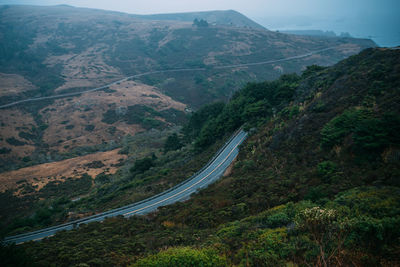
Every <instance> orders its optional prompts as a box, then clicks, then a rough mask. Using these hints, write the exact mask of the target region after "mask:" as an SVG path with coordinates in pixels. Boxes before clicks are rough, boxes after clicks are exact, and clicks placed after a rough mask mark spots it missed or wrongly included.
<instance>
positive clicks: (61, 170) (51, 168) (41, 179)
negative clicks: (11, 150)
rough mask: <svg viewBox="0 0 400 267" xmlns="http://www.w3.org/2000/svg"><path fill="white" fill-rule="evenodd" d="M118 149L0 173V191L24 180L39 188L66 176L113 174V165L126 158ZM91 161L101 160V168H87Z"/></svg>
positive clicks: (61, 179) (114, 167)
mask: <svg viewBox="0 0 400 267" xmlns="http://www.w3.org/2000/svg"><path fill="white" fill-rule="evenodd" d="M118 151H119V149H115V150H111V151H107V152H98V153H94V154H90V155H85V156H81V157H76V158H72V159H66V160H62V161H58V162H51V163H45V164H39V165H36V166H31V167H27V168H22V169H19V170H15V171H9V172H4V173H0V192H4V191H5V190H7V189H15V188H16V187H17V185H18V184H17V182H18V181H21V180H26V182H27V183H29V184H31V185H32V186H34V187H35V189H36V190H40V189H41V188H43V187H44V186H45V185H46V184H47V183H49V182H51V181H64V180H65V179H66V178H75V179H78V178H80V177H81V176H82V175H83V174H84V173H87V174H89V175H90V176H92V177H93V178H94V177H95V176H96V175H98V174H100V173H102V172H104V173H106V174H113V173H115V172H116V171H117V169H118V167H116V166H115V165H116V164H118V163H120V161H123V160H125V159H126V155H120V154H118ZM93 161H101V162H102V163H103V164H104V166H103V167H101V168H89V167H87V166H86V165H87V164H88V163H91V162H93Z"/></svg>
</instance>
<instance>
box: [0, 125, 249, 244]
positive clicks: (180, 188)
mask: <svg viewBox="0 0 400 267" xmlns="http://www.w3.org/2000/svg"><path fill="white" fill-rule="evenodd" d="M246 137H247V133H246V132H244V131H243V130H242V129H240V130H238V131H237V132H236V133H234V134H233V135H232V137H231V138H230V139H229V140H228V141H227V142H226V143H225V145H224V146H223V147H222V148H221V149H220V150H219V151H218V152H217V153H216V154H215V156H214V157H213V158H212V159H211V160H210V161H209V162H208V163H207V164H206V165H205V166H204V167H203V168H202V169H201V170H200V171H198V172H197V173H196V174H194V175H193V176H192V177H190V178H189V179H187V180H185V181H184V182H182V183H180V184H178V185H176V186H174V187H173V188H171V189H169V190H167V191H165V192H163V193H160V194H158V195H155V196H153V197H150V198H148V199H145V200H142V201H140V202H136V203H133V204H131V205H127V206H124V207H121V208H118V209H114V210H110V211H106V212H103V213H99V214H96V215H93V216H90V217H87V218H84V219H79V220H76V221H71V222H69V223H65V224H61V225H57V226H53V227H48V228H45V229H41V230H38V231H35V232H30V233H26V234H20V235H15V236H9V237H6V238H5V239H4V241H3V242H4V243H15V244H21V243H24V242H27V241H37V240H41V239H43V238H46V237H50V236H53V235H54V234H55V233H56V232H58V231H61V230H71V229H74V228H76V227H78V226H79V225H80V224H86V223H90V222H98V221H103V220H104V219H105V218H107V217H114V216H118V215H122V216H124V217H129V216H132V215H143V214H147V213H149V212H152V211H155V210H157V208H158V207H161V206H166V205H170V204H172V203H175V202H178V201H182V200H185V199H188V198H189V197H190V195H191V194H193V193H194V192H196V191H198V190H199V189H201V188H205V187H207V186H208V185H209V184H211V183H213V182H215V181H216V180H217V179H218V178H220V177H221V176H222V174H223V173H224V172H225V170H226V169H227V168H228V166H229V165H230V164H231V163H232V161H233V160H234V159H235V157H236V156H237V154H238V153H239V148H238V146H239V145H240V144H241V143H242V142H243V141H244V140H245V139H246Z"/></svg>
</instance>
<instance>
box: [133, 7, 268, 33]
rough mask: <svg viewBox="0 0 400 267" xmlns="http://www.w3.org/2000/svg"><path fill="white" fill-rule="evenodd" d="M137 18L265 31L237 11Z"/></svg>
mask: <svg viewBox="0 0 400 267" xmlns="http://www.w3.org/2000/svg"><path fill="white" fill-rule="evenodd" d="M133 16H134V17H136V18H140V19H148V20H170V21H185V22H193V21H194V20H195V19H198V20H201V19H203V20H206V21H207V22H208V23H209V24H211V25H219V26H231V27H239V28H252V29H261V30H265V28H264V27H263V26H261V25H260V24H258V23H256V22H254V21H253V20H251V19H249V18H248V17H246V16H244V15H243V14H241V13H239V12H237V11H235V10H217V11H203V12H187V13H169V14H154V15H133Z"/></svg>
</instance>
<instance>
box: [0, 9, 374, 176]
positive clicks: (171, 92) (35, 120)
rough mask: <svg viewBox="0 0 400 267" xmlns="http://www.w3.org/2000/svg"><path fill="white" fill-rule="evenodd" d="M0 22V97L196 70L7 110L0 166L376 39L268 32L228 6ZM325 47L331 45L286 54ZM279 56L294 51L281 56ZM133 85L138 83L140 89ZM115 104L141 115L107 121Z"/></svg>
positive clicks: (324, 61)
mask: <svg viewBox="0 0 400 267" xmlns="http://www.w3.org/2000/svg"><path fill="white" fill-rule="evenodd" d="M197 15H202V16H203V15H204V16H205V17H204V18H205V19H207V20H209V21H210V26H209V27H206V28H197V27H194V26H192V21H191V20H192V16H197ZM161 17H163V18H164V17H165V19H168V20H161ZM174 18H175V20H169V19H174ZM212 18H214V19H215V21H217V23H216V25H213V24H212V23H211V22H212V21H213V19H212ZM152 19H157V20H152ZM186 20H189V21H186ZM231 21H234V22H233V24H232V25H231ZM240 21H244V22H243V23H242V22H240ZM241 23H242V24H243V25H242V24H241ZM241 25H242V26H244V25H245V26H246V27H242V26H241ZM238 26H240V27H238ZM247 26H248V27H247ZM0 29H1V30H0V32H1V34H0V84H1V90H0V91H1V93H0V104H6V103H10V102H13V101H17V100H21V99H28V98H37V97H43V96H51V95H58V94H62V93H70V92H81V91H84V90H87V89H92V88H95V87H98V86H103V85H105V84H108V83H111V82H114V81H116V80H120V79H122V78H124V77H126V76H131V75H135V74H141V73H146V72H149V71H154V70H168V69H179V68H184V69H197V70H192V71H181V72H179V71H178V72H164V73H157V74H152V75H147V76H146V75H145V76H141V77H138V78H132V79H131V81H132V82H131V83H128V84H127V85H122V84H120V85H116V86H112V89H104V90H101V91H99V92H96V93H94V92H93V93H87V94H84V95H82V96H76V97H69V98H63V99H58V100H48V101H38V102H30V103H26V105H17V106H14V107H12V108H8V109H5V110H4V112H2V114H3V115H2V118H1V122H2V124H1V126H0V134H1V136H2V137H3V138H2V139H0V152H1V155H0V163H1V164H0V170H2V171H6V170H10V169H16V168H21V167H25V166H30V165H33V164H38V163H45V162H49V161H53V160H61V159H65V158H66V157H70V156H71V155H74V154H76V150H77V149H78V150H85V151H86V150H87V148H88V147H92V148H93V147H96V146H97V147H98V146H99V145H102V144H117V146H118V145H119V144H120V140H121V137H122V136H124V135H125V134H128V133H129V134H134V133H136V132H138V131H142V130H146V129H149V128H152V127H159V128H163V127H169V126H171V125H179V124H181V123H183V122H184V120H185V115H184V113H185V109H184V107H185V105H186V107H187V108H188V109H187V111H190V110H191V109H197V108H199V107H200V106H201V105H203V104H207V103H210V102H212V101H215V100H218V99H219V100H226V99H228V98H229V97H230V96H232V94H233V92H234V91H236V90H237V89H238V88H240V87H241V86H243V85H244V84H245V83H246V82H248V81H262V80H270V79H274V78H277V77H279V75H281V74H282V73H292V72H300V71H301V70H303V69H304V68H305V66H307V65H311V64H319V65H331V64H334V63H335V62H337V61H338V60H341V59H343V58H345V57H347V56H349V55H352V54H354V53H357V52H359V51H360V50H362V49H364V48H367V47H371V46H375V44H374V43H373V42H372V41H370V40H362V39H353V38H325V39H321V38H314V37H304V36H291V35H285V34H281V33H276V32H272V31H268V30H266V29H262V28H260V27H255V26H254V27H253V26H251V21H250V20H249V19H247V18H246V17H244V16H243V15H241V14H239V13H237V12H234V11H215V12H205V13H189V14H186V13H185V14H172V15H168V16H167V15H155V17H151V16H150V17H149V16H146V18H144V17H143V18H141V17H138V16H135V15H129V14H124V13H119V12H109V11H104V10H94V9H85V8H75V7H71V6H53V7H39V6H1V7H0ZM325 48H329V50H325V51H321V52H316V53H314V54H310V55H309V56H303V57H301V58H292V57H296V56H299V55H305V54H308V53H310V52H313V51H318V50H321V49H325ZM285 58H292V59H291V60H287V61H280V60H281V59H285ZM274 60H276V62H272V63H270V64H261V65H252V66H236V67H228V68H224V66H229V65H237V64H244V63H254V62H260V61H274ZM221 67H222V68H221ZM199 68H200V70H199ZM135 84H136V85H138V86H139V87H138V86H136V85H135ZM123 86H124V87H123ZM147 86H152V89H149V87H147ZM145 88H146V89H145ZM124 90H126V91H130V90H133V91H132V93H129V94H128V93H126V94H125V92H123V91H124ZM138 90H143V91H144V93H143V97H142V96H141V95H140V93H139V91H138ZM150 91H151V92H150ZM125 96H127V99H125V100H122V99H120V98H123V97H125ZM139 98H140V99H139ZM151 98H152V99H151ZM89 100H90V101H92V102H93V103H88V101H89ZM121 101H122V102H121ZM172 102H174V104H172V105H171V103H172ZM111 103H113V104H111ZM110 105H111V106H110ZM144 106H145V107H144ZM113 110H114V111H115V112H116V116H119V117H121V116H120V115H121V114H120V115H118V114H119V113H118V112H125V111H130V112H134V111H135V112H136V111H137V112H139V113H140V114H141V115H140V116H141V117H140V118H137V119H134V120H130V121H129V122H128V121H127V117H126V116H129V112H128V115H126V116H125V115H124V116H125V117H124V116H122V117H124V118H122V117H121V118H120V119H119V120H118V121H116V122H112V123H107V116H108V118H109V117H110V116H111V115H113V114H114V113H113ZM117 113H118V114H117ZM62 114H65V115H66V114H68V115H70V114H71V115H73V116H72V117H71V118H66V117H68V116H65V115H62ZM15 118H16V119H15ZM10 120H11V121H10ZM10 123H11V124H10ZM94 123H95V124H96V125H94ZM144 124H146V125H144ZM114 131H116V132H115V134H114ZM83 136H87V137H83ZM78 141H79V142H78ZM114 148H115V146H114V145H111V146H109V149H114ZM101 149H104V147H103V148H101ZM90 151H93V149H90ZM78 154H79V153H78Z"/></svg>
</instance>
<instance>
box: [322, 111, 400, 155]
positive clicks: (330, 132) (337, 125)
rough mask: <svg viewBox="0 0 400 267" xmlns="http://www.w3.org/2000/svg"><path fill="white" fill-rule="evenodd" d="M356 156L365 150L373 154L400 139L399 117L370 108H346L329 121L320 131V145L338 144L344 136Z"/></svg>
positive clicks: (340, 143)
mask: <svg viewBox="0 0 400 267" xmlns="http://www.w3.org/2000/svg"><path fill="white" fill-rule="evenodd" d="M346 137H348V138H350V140H348V141H346V142H347V143H348V144H346V145H347V146H349V147H350V148H351V150H352V151H354V152H355V153H357V154H358V155H364V156H365V153H368V154H369V155H370V156H372V158H373V157H376V156H377V155H378V154H380V153H382V151H383V149H384V148H386V147H388V146H390V145H394V144H399V140H400V116H399V115H395V114H388V113H385V114H383V116H379V115H377V114H374V112H373V111H372V110H370V109H366V108H361V109H350V110H346V111H345V112H343V114H341V115H338V116H336V117H335V118H333V119H332V120H331V121H329V122H328V123H327V124H326V125H325V126H324V128H323V129H322V131H321V145H322V147H324V148H327V149H331V148H332V147H333V146H335V145H342V144H343V141H344V139H345V138H346Z"/></svg>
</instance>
